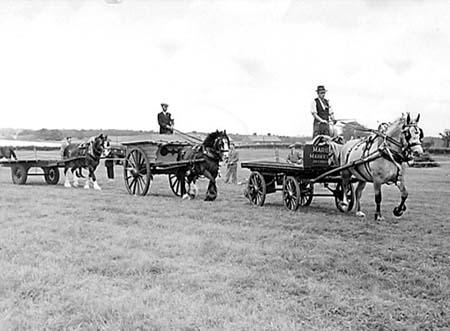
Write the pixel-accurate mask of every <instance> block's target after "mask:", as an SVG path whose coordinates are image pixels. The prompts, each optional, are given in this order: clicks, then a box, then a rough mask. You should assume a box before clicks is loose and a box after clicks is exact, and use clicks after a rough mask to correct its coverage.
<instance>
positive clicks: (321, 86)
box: [316, 85, 327, 92]
mask: <svg viewBox="0 0 450 331" xmlns="http://www.w3.org/2000/svg"><path fill="white" fill-rule="evenodd" d="M316 92H327V90H326V89H325V86H323V85H319V86H317V90H316Z"/></svg>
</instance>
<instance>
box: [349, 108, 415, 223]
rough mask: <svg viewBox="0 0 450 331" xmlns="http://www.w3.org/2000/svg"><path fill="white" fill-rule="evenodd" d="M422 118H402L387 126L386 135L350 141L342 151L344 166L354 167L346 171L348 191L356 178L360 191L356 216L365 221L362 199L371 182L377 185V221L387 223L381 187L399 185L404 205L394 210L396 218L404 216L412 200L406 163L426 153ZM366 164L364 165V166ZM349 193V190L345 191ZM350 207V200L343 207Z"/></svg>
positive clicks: (357, 197) (384, 133) (401, 203)
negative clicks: (420, 123) (421, 124)
mask: <svg viewBox="0 0 450 331" xmlns="http://www.w3.org/2000/svg"><path fill="white" fill-rule="evenodd" d="M419 118H420V115H419V116H417V118H416V119H415V120H412V119H411V118H410V115H409V114H408V115H407V117H406V118H405V117H401V118H399V119H397V120H396V121H394V122H393V123H391V124H389V125H388V126H386V127H385V128H383V129H384V132H382V131H381V132H380V131H375V133H374V134H372V135H371V136H369V137H366V138H364V139H355V140H350V141H349V142H347V143H346V144H344V146H343V147H342V149H341V152H340V162H341V165H342V166H344V165H352V164H355V165H354V166H351V167H349V168H347V169H346V170H343V171H342V181H343V186H344V188H346V187H347V185H348V184H349V181H350V177H351V176H352V175H353V176H354V177H356V179H357V180H358V185H357V188H356V193H355V194H356V199H355V201H356V215H357V216H359V217H365V214H364V213H363V212H362V211H361V204H360V199H361V195H362V191H363V190H364V187H365V186H366V183H367V182H371V183H373V188H374V191H375V203H376V206H377V208H376V213H375V220H377V221H382V220H384V218H383V216H382V215H381V185H382V184H386V183H388V184H389V183H395V184H396V185H397V187H398V188H399V190H400V193H401V201H400V204H399V205H398V206H397V207H395V208H394V210H393V214H394V215H395V216H397V217H399V216H401V215H402V214H403V212H404V211H405V210H406V205H405V201H406V199H407V198H408V191H407V190H406V186H405V178H404V175H405V168H406V166H405V163H406V162H407V161H409V160H411V159H412V157H413V156H414V155H420V154H422V153H423V149H422V139H423V131H422V129H421V128H419V127H418V125H417V123H418V122H419ZM362 160H364V162H361V161H362ZM344 192H345V189H344ZM347 206H348V202H347V198H346V196H345V194H344V199H343V201H342V203H341V207H342V208H343V209H344V210H345V208H346V207H347Z"/></svg>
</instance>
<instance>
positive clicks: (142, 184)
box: [123, 147, 153, 195]
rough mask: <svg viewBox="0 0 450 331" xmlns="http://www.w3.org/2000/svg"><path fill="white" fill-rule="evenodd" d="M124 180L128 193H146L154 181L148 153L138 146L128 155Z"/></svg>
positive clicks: (124, 167)
mask: <svg viewBox="0 0 450 331" xmlns="http://www.w3.org/2000/svg"><path fill="white" fill-rule="evenodd" d="M123 170H124V180H125V186H126V188H127V190H128V193H130V194H133V195H146V194H147V192H148V190H149V188H150V185H151V183H152V181H153V176H152V174H151V171H150V163H149V162H148V158H147V155H145V153H144V151H143V150H142V149H140V148H138V147H135V148H132V149H131V150H130V151H129V152H128V153H127V155H126V157H125V160H124V164H123Z"/></svg>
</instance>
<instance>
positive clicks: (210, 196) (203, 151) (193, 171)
mask: <svg viewBox="0 0 450 331" xmlns="http://www.w3.org/2000/svg"><path fill="white" fill-rule="evenodd" d="M229 146H230V139H229V138H228V136H227V133H226V131H215V132H212V133H210V134H209V135H208V136H207V137H206V138H205V140H204V141H203V143H202V144H201V145H198V146H194V147H187V148H186V149H185V150H184V151H183V152H182V153H181V160H192V161H195V160H199V159H202V160H203V161H201V162H193V164H192V166H191V167H190V169H189V170H188V171H187V173H186V179H187V184H188V187H189V192H184V190H185V189H184V187H183V186H182V196H183V198H184V199H185V198H187V197H190V198H192V197H195V195H196V194H197V188H196V186H195V182H196V180H197V179H198V178H199V177H200V176H205V177H206V178H208V179H209V185H208V190H207V192H206V197H205V201H214V200H215V199H216V198H217V185H216V178H217V176H218V174H219V164H220V162H221V161H222V160H223V158H224V157H225V156H226V154H227V153H228V150H229Z"/></svg>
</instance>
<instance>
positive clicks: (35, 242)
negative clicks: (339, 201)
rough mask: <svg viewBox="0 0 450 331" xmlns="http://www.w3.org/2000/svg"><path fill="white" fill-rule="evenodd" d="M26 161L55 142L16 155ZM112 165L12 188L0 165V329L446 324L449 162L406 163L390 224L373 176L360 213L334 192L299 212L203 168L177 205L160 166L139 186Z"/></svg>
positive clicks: (388, 197)
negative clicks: (401, 207)
mask: <svg viewBox="0 0 450 331" xmlns="http://www.w3.org/2000/svg"><path fill="white" fill-rule="evenodd" d="M287 152H288V151H287V150H282V151H279V155H280V157H285V156H286V155H287ZM240 153H241V160H250V159H274V157H275V151H274V150H240ZM32 157H37V158H53V157H55V158H57V157H58V153H57V152H46V153H43V152H42V153H41V152H38V155H34V154H33V153H32V152H23V153H19V158H32ZM436 159H437V160H438V161H444V162H449V161H450V158H443V157H436ZM222 173H223V174H224V173H225V169H223V170H222ZM116 175H117V178H116V180H115V181H114V182H108V181H107V180H106V176H105V169H104V167H103V165H102V166H101V167H100V168H99V170H98V178H99V184H100V186H102V188H103V190H102V191H100V192H99V191H94V190H89V191H86V190H84V189H82V188H79V189H66V188H64V187H63V185H62V183H63V179H61V180H60V183H59V184H58V185H56V186H49V185H46V184H45V183H44V180H43V178H40V177H32V178H29V179H28V184H27V185H22V186H17V185H13V184H12V182H11V178H10V171H9V169H8V168H0V187H1V193H0V208H1V209H0V229H1V230H0V270H1V272H0V330H185V331H187V330H448V329H450V240H449V238H450V225H449V223H448V215H449V214H450V206H449V203H448V196H449V195H450V165H449V164H447V163H444V164H442V166H441V167H439V168H411V169H408V173H407V178H406V180H407V185H408V189H409V192H410V197H409V199H408V202H407V206H408V211H407V212H406V214H405V215H404V216H403V217H402V218H400V219H396V218H394V216H393V215H392V214H391V211H392V209H393V208H394V206H395V205H396V204H397V203H398V201H399V194H398V190H397V188H396V187H395V186H384V187H383V205H382V208H383V211H384V214H385V215H384V216H385V217H386V219H387V221H386V222H383V223H375V222H374V221H373V219H372V218H373V214H374V212H375V204H374V199H373V191H372V186H371V185H368V187H367V188H366V190H365V193H364V196H363V199H362V204H363V210H364V211H365V212H366V213H367V215H368V217H367V219H363V220H361V219H357V218H356V217H355V216H353V214H342V213H340V212H339V211H337V209H336V208H335V206H334V201H333V200H332V199H330V198H315V199H314V200H313V202H312V204H311V206H310V207H308V208H305V209H301V210H299V211H298V212H296V213H292V212H289V211H288V210H286V209H285V208H284V206H283V204H282V201H281V194H280V193H279V192H278V193H275V194H272V195H269V196H268V198H267V200H266V201H267V202H266V205H265V206H264V207H262V208H258V207H254V206H252V205H250V204H249V203H248V202H247V201H246V199H245V198H244V197H243V194H242V192H243V189H244V186H243V185H227V184H224V183H223V179H222V178H220V179H219V183H218V185H219V196H218V199H217V201H215V202H213V203H207V202H204V201H203V200H202V199H201V198H202V196H203V195H204V193H205V190H206V186H207V182H206V181H205V180H202V181H201V182H200V186H199V189H200V196H199V197H198V198H197V199H196V200H192V201H184V200H181V199H179V198H176V197H175V196H174V195H173V194H172V192H171V191H170V188H169V186H168V181H167V177H166V176H157V177H156V179H155V181H154V183H153V185H152V188H151V192H150V195H148V196H145V197H134V196H130V195H129V194H128V193H127V191H126V189H125V186H124V183H123V180H122V172H121V168H120V167H116ZM248 175H249V172H248V171H247V170H245V169H240V170H239V181H244V180H246V179H247V177H248Z"/></svg>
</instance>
